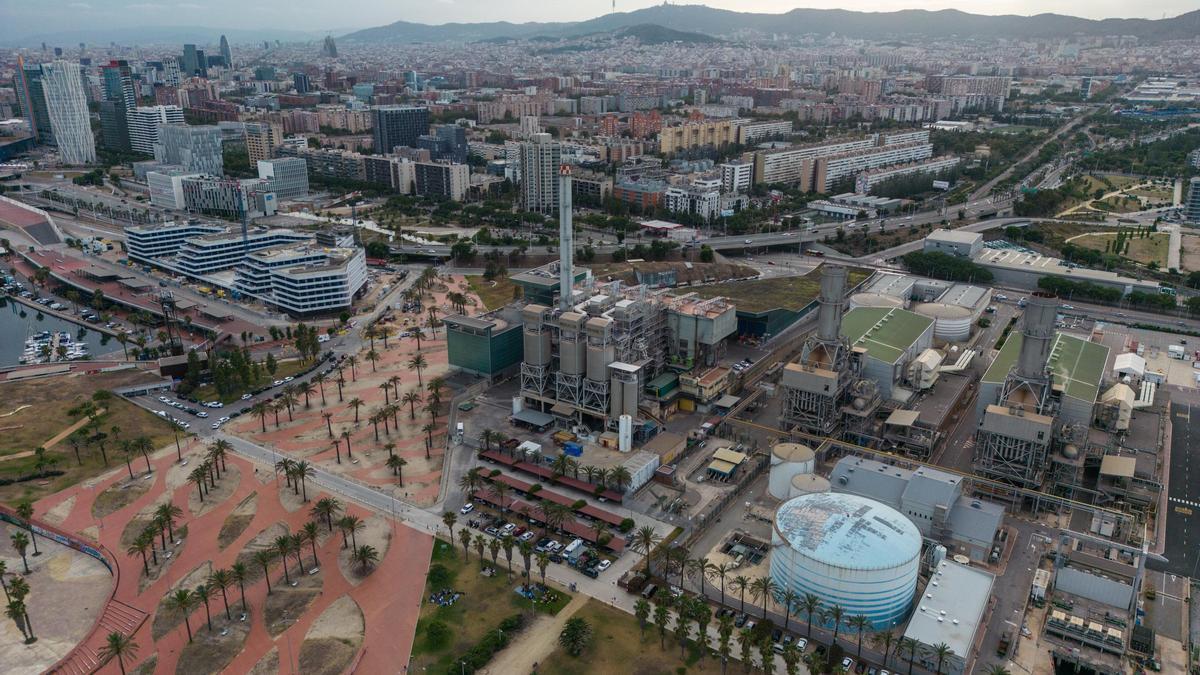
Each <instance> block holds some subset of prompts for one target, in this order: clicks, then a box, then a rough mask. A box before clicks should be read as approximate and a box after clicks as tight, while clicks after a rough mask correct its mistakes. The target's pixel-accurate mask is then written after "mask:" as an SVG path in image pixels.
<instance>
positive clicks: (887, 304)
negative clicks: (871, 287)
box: [850, 293, 904, 309]
mask: <svg viewBox="0 0 1200 675" xmlns="http://www.w3.org/2000/svg"><path fill="white" fill-rule="evenodd" d="M859 307H884V308H887V309H904V298H900V297H896V296H894V295H888V294H886V293H855V294H854V295H852V296H850V309H858V308H859Z"/></svg>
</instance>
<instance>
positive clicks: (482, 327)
mask: <svg viewBox="0 0 1200 675" xmlns="http://www.w3.org/2000/svg"><path fill="white" fill-rule="evenodd" d="M503 314H505V310H500V311H499V312H494V313H492V314H490V315H486V316H478V317H475V316H462V315H461V314H452V315H450V316H446V317H443V318H442V322H443V323H444V324H445V326H446V345H447V352H448V358H449V360H450V365H451V366H455V367H457V368H460V369H462V370H464V371H466V372H468V373H472V374H475V375H479V376H480V377H486V378H488V379H494V378H498V377H504V376H506V375H509V374H513V373H515V372H517V370H519V368H520V366H521V359H522V357H523V356H524V347H523V346H522V341H521V322H520V320H519V317H518V316H516V315H515V313H514V316H512V317H511V318H509V317H505V316H503Z"/></svg>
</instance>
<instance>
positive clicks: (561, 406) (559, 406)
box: [550, 403, 575, 417]
mask: <svg viewBox="0 0 1200 675" xmlns="http://www.w3.org/2000/svg"><path fill="white" fill-rule="evenodd" d="M550 412H552V413H554V414H555V415H558V416H559V417H573V416H574V415H575V408H573V407H571V406H570V405H569V404H567V403H555V404H554V406H553V407H551V408H550Z"/></svg>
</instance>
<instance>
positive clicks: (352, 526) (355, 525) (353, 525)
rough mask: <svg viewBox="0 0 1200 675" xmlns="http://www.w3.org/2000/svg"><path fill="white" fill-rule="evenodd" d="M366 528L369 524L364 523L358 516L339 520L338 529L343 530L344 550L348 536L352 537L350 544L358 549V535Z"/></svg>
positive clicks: (349, 516)
mask: <svg viewBox="0 0 1200 675" xmlns="http://www.w3.org/2000/svg"><path fill="white" fill-rule="evenodd" d="M366 526H367V524H366V523H364V522H363V520H362V518H359V517H358V516H355V515H345V516H342V517H341V519H340V520H338V527H340V528H341V529H342V544H343V546H342V548H345V543H346V535H347V534H349V535H350V543H351V544H352V545H353V546H354V548H358V536H357V534H358V533H359V532H361V531H362V530H363V528H365V527H366Z"/></svg>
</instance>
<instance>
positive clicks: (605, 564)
mask: <svg viewBox="0 0 1200 675" xmlns="http://www.w3.org/2000/svg"><path fill="white" fill-rule="evenodd" d="M609 567H612V561H611V560H601V561H600V564H599V565H596V571H597V572H603V571H604V570H606V569H608V568H609Z"/></svg>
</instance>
